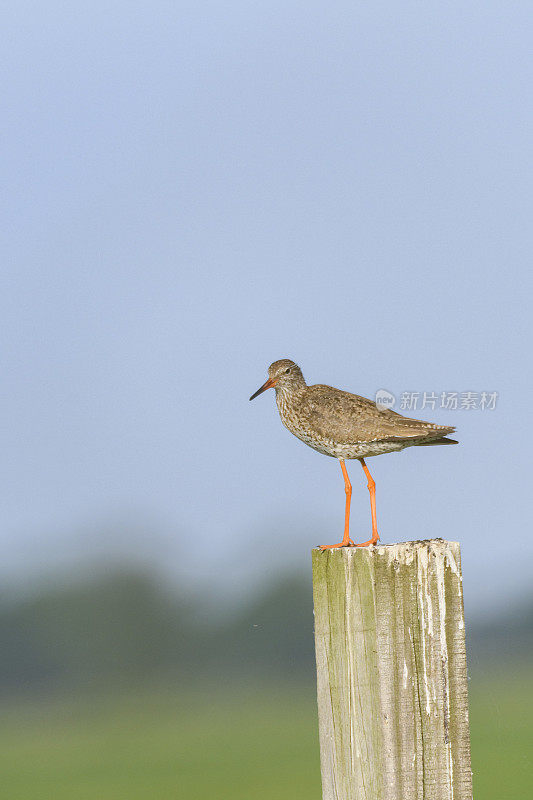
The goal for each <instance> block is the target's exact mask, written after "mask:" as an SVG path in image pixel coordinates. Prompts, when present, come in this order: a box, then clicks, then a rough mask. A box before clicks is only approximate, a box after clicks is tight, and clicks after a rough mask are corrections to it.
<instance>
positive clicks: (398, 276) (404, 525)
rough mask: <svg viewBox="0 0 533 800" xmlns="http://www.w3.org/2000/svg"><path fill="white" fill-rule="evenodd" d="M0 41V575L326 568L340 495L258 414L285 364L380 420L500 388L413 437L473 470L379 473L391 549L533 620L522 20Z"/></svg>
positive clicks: (315, 18) (27, 9) (52, 7)
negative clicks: (448, 567)
mask: <svg viewBox="0 0 533 800" xmlns="http://www.w3.org/2000/svg"><path fill="white" fill-rule="evenodd" d="M2 18H3V19H2V27H3V30H4V39H5V47H3V53H2V55H1V60H2V62H3V63H2V72H3V75H4V80H3V89H2V105H3V112H2V118H3V120H4V131H3V137H2V140H3V149H4V154H3V156H4V157H3V158H2V173H3V174H2V187H3V192H2V196H3V201H2V203H3V218H4V224H3V226H2V227H3V233H2V262H3V269H2V291H1V296H0V303H1V305H2V309H1V318H2V331H3V336H2V339H3V348H2V349H3V358H2V363H3V370H2V372H3V391H2V400H1V402H2V419H3V425H2V428H3V432H2V452H3V459H2V481H1V486H2V495H3V499H2V516H1V527H0V530H1V536H2V540H3V541H2V551H3V558H2V564H1V565H0V575H3V577H4V579H5V580H15V581H16V582H17V583H18V584H19V585H20V586H22V587H27V586H28V585H31V583H32V582H33V581H34V579H35V576H36V575H40V574H45V573H48V572H53V571H54V570H57V569H58V568H61V569H65V568H68V567H69V565H70V564H73V563H77V564H84V563H89V562H90V561H91V560H93V559H95V558H100V559H103V560H106V561H111V560H112V559H113V558H119V559H122V558H125V557H128V556H130V555H131V557H132V558H135V559H140V560H141V561H146V560H149V561H153V562H154V563H155V564H161V565H162V566H164V568H165V569H168V570H169V571H170V572H172V573H175V574H179V575H180V576H181V578H182V579H183V580H186V581H189V582H190V583H192V584H194V585H195V586H197V587H198V586H205V587H208V588H209V590H210V591H212V592H214V593H215V594H216V593H218V592H221V593H228V592H232V591H236V590H237V588H238V589H240V588H242V589H247V588H249V587H251V586H254V585H255V584H256V583H257V582H260V581H263V580H270V579H272V578H273V577H275V576H276V575H277V574H278V573H280V572H282V571H283V570H285V569H289V568H290V569H292V568H297V569H301V570H303V569H307V568H308V567H309V550H310V548H311V547H312V546H314V545H316V544H317V543H321V542H332V541H337V540H338V538H339V534H340V533H341V531H342V523H343V507H344V490H343V482H342V476H341V473H340V470H339V468H338V465H337V464H336V463H335V461H334V460H333V459H328V458H325V457H322V456H319V455H318V454H317V453H315V452H314V451H312V450H310V449H309V448H306V447H305V446H304V445H302V444H301V443H300V442H298V441H297V440H296V439H294V438H293V437H291V436H290V434H289V433H288V432H287V431H286V430H285V429H284V428H283V427H282V426H281V424H280V422H279V419H278V417H277V412H276V408H275V404H274V398H273V396H272V393H268V394H265V395H262V396H261V397H260V398H258V399H257V400H255V401H254V403H251V404H250V403H248V397H249V396H250V394H251V393H252V392H253V391H254V390H255V389H256V388H257V387H258V386H259V385H260V384H261V383H263V381H264V380H265V378H266V368H267V366H268V364H269V363H270V362H271V361H274V360H276V359H278V358H284V357H289V358H292V359H294V360H296V361H297V362H298V363H299V364H300V365H301V367H302V369H303V372H304V375H305V376H306V378H307V379H308V381H309V382H312V383H329V384H332V385H335V386H338V387H340V388H345V389H348V390H351V391H353V392H356V393H358V394H363V395H366V396H369V397H373V396H374V394H375V392H376V390H377V389H380V388H386V389H389V390H390V391H392V392H394V393H395V394H396V395H397V396H399V395H400V394H401V392H403V391H418V392H424V391H428V392H429V391H435V392H441V391H460V392H461V391H475V392H481V391H497V392H498V393H499V398H498V403H497V407H496V409H495V410H493V411H487V410H486V411H479V410H477V411H466V410H457V411H451V410H446V409H438V408H437V409H435V411H431V410H427V409H425V410H424V412H422V411H419V412H418V414H417V413H414V412H412V413H413V415H414V416H420V417H421V418H424V417H425V418H428V419H431V420H435V421H437V422H442V423H443V424H448V423H449V424H455V425H457V428H458V438H459V439H460V440H461V445H460V447H456V448H443V449H441V448H425V449H421V450H419V449H415V448H413V449H411V450H407V451H405V452H404V453H400V454H393V455H390V456H388V457H386V458H385V457H380V458H375V459H371V460H369V467H370V469H371V471H372V472H373V475H374V478H375V480H376V483H377V493H378V495H377V497H378V523H379V527H380V532H381V536H382V539H383V541H385V542H391V541H396V540H403V539H410V538H426V537H429V536H442V537H445V538H450V539H458V540H460V541H461V544H462V551H463V570H464V575H465V597H466V601H467V604H468V607H469V608H471V609H472V613H474V612H476V613H481V612H482V611H485V612H487V613H493V612H494V611H496V610H497V609H498V607H500V606H501V605H502V604H507V603H509V602H512V601H513V597H516V598H517V599H520V598H521V597H526V596H530V594H529V593H530V586H531V567H530V563H531V559H532V557H533V537H532V536H531V525H530V520H529V513H528V512H529V509H528V508H526V501H527V499H528V497H529V493H530V482H531V478H530V471H529V467H530V457H529V454H530V441H531V435H530V428H531V425H532V423H531V419H530V415H531V411H530V405H531V404H530V397H531V380H530V361H531V358H530V350H531V345H532V337H531V322H530V319H531V314H530V297H531V291H530V290H531V273H530V252H531V204H530V201H529V198H530V187H531V134H532V131H531V122H532V111H531V109H532V106H531V84H532V77H533V76H532V74H531V72H532V69H531V59H530V53H531V20H530V7H529V6H528V4H526V3H512V4H509V3H491V2H489V3H469V4H464V3H447V4H440V3H426V4H419V3H402V4H401V5H399V4H397V3H387V2H384V3H379V2H378V3H373V4H366V5H364V6H363V5H359V6H358V5H356V4H353V3H333V4H319V3H309V2H306V3H294V2H283V3H278V2H272V3H268V4H265V3H238V2H237V3H229V4H221V3H213V2H211V3H201V4H198V3H194V4H193V3H178V4H176V3H162V2H154V3H151V4H150V5H147V4H140V3H121V2H117V3H110V4H109V3H106V4H102V3H98V2H97V3H95V4H92V5H91V6H90V7H89V6H86V5H84V4H83V5H82V4H78V3H68V4H67V3H47V4H45V5H42V4H39V3H17V4H11V5H9V4H8V5H7V6H5V7H4V9H3V11H2ZM528 256H529V258H528ZM348 468H349V471H350V474H351V476H352V483H353V486H354V496H353V502H352V507H353V511H352V521H353V522H352V524H353V531H354V535H355V536H356V537H357V538H359V539H361V538H364V539H367V538H368V534H369V530H370V514H369V508H368V493H367V489H366V482H365V481H364V480H363V475H362V471H361V469H360V467H359V465H358V464H357V462H353V463H351V464H349V465H348ZM236 587H237V588H236Z"/></svg>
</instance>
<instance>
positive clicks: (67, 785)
mask: <svg viewBox="0 0 533 800" xmlns="http://www.w3.org/2000/svg"><path fill="white" fill-rule="evenodd" d="M472 683H473V684H474V685H473V686H471V702H470V705H471V730H472V758H473V770H474V794H475V796H476V797H477V798H481V799H482V800H496V798H498V800H499V799H500V798H502V797H508V798H515V797H516V798H519V797H526V796H528V794H529V791H530V786H531V774H532V765H533V758H532V756H531V753H532V752H533V696H532V692H531V679H530V678H527V677H524V678H520V677H517V676H514V677H513V678H512V680H508V679H505V680H504V677H503V676H500V677H499V679H498V680H484V681H482V682H476V681H473V682H472ZM0 774H1V776H2V779H1V788H0V797H1V798H2V800H3V799H4V798H5V800H8V798H9V800H44V799H45V798H46V800H48V799H50V800H52V798H53V799H54V800H63V798H65V800H66V798H68V799H69V800H71V799H72V798H76V800H126V798H127V799H128V800H137V798H139V799H140V798H143V799H146V798H153V799H154V800H171V799H173V798H176V799H177V798H188V799H190V800H196V799H197V800H207V798H217V800H226V799H227V800H230V798H231V800H250V798H253V799H254V800H314V799H315V798H316V800H320V798H321V791H320V771H319V754H318V737H317V719H316V706H315V696H314V691H313V689H312V688H308V687H304V688H294V687H292V688H291V687H287V686H285V687H284V688H280V687H265V686H263V687H262V688H260V689H252V688H250V687H248V688H243V689H241V690H239V691H237V690H232V691H229V690H224V691H222V690H221V691H219V692H215V691H213V690H212V689H211V690H206V691H204V692H199V691H198V689H195V690H187V689H186V687H184V688H183V690H182V691H178V692H165V691H161V690H159V691H152V692H149V691H146V690H144V691H143V692H142V693H135V692H130V693H122V694H120V695H118V696H117V695H115V696H113V697H110V696H107V697H103V696H97V697H95V698H92V699H90V698H86V699H84V700H81V699H77V700H65V699H63V700H56V701H54V700H52V699H50V700H48V701H47V702H43V701H40V702H34V703H30V702H28V701H25V702H24V703H18V704H16V705H12V706H11V707H10V708H8V709H4V712H3V714H2V721H1V723H0Z"/></svg>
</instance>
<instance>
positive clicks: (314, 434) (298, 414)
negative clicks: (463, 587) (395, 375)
mask: <svg viewBox="0 0 533 800" xmlns="http://www.w3.org/2000/svg"><path fill="white" fill-rule="evenodd" d="M271 388H273V389H275V392H276V404H277V407H278V411H279V415H280V418H281V421H282V423H283V425H285V427H286V428H287V429H288V430H289V431H290V432H291V433H292V434H294V435H295V436H296V437H298V439H300V440H301V441H302V442H305V444H307V445H309V447H312V448H313V450H317V451H318V452H319V453H322V454H323V455H326V456H332V457H333V458H337V459H338V460H339V462H340V467H341V470H342V474H343V477H344V488H345V492H346V505H345V513H344V534H343V538H342V541H341V542H338V543H337V544H324V545H320V549H321V550H330V549H333V548H337V547H367V546H370V545H375V544H377V542H378V541H379V540H380V537H379V535H378V528H377V521H376V484H375V481H374V479H373V478H372V475H371V474H370V472H369V469H368V467H367V465H366V462H365V459H366V458H370V457H371V456H379V455H382V454H383V453H394V452H398V451H400V450H404V449H405V448H406V447H418V446H427V445H440V444H442V445H448V444H458V442H457V441H456V440H455V439H449V438H448V434H451V433H454V431H455V428H454V427H451V426H448V425H436V424H434V423H433V422H423V421H422V420H418V419H410V418H409V417H404V416H402V415H401V414H398V413H397V412H395V411H392V410H391V409H388V408H380V407H379V406H378V405H376V403H374V402H373V401H372V400H368V399H367V398H366V397H360V396H359V395H357V394H352V393H351V392H345V391H342V390H341V389H335V388H333V387H332V386H325V385H323V384H320V383H319V384H315V385H314V386H308V385H307V383H306V382H305V378H304V376H303V374H302V370H301V369H300V367H299V366H298V364H296V363H295V362H294V361H291V359H289V358H282V359H280V360H279V361H274V362H273V363H272V364H271V365H270V366H269V368H268V379H267V380H266V381H265V383H264V384H263V385H262V386H260V387H259V389H258V390H257V391H256V392H254V394H253V395H252V396H251V397H250V400H254V399H255V398H256V397H257V396H258V395H260V394H262V393H263V392H265V391H266V390H267V389H271ZM346 459H357V460H358V461H359V462H360V464H361V466H362V468H363V470H364V473H365V475H366V478H367V481H368V482H367V487H368V491H369V493H370V511H371V517H372V536H371V538H370V539H369V540H368V541H366V542H358V543H356V542H354V541H353V540H352V539H351V538H350V503H351V497H352V485H351V483H350V478H349V476H348V471H347V469H346V463H345V461H346Z"/></svg>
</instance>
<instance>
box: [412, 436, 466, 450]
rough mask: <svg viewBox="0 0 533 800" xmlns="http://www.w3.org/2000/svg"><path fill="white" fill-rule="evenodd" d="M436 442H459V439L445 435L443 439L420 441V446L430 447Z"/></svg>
mask: <svg viewBox="0 0 533 800" xmlns="http://www.w3.org/2000/svg"><path fill="white" fill-rule="evenodd" d="M434 444H459V442H458V441H457V439H447V438H446V437H445V436H443V437H442V439H432V440H431V441H430V442H420V447H429V446H430V445H434Z"/></svg>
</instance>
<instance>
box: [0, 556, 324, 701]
mask: <svg viewBox="0 0 533 800" xmlns="http://www.w3.org/2000/svg"><path fill="white" fill-rule="evenodd" d="M313 647H314V645H313V612H312V591H311V585H310V583H309V584H308V583H306V582H305V581H303V580H301V579H299V578H289V579H287V580H285V581H284V582H283V583H280V584H278V585H277V586H275V587H272V588H271V589H270V590H268V591H266V592H265V593H264V595H263V596H261V597H259V598H256V599H255V600H251V601H249V602H247V603H246V604H243V606H242V608H241V609H240V610H239V611H237V612H235V613H233V614H232V615H231V616H230V617H227V616H226V618H224V617H221V615H220V610H219V609H210V608H209V607H207V606H205V605H202V604H201V602H200V601H199V600H198V599H195V598H191V597H186V596H183V595H180V594H179V593H178V592H177V591H172V590H171V589H169V588H168V587H166V586H165V585H164V583H163V582H162V581H160V580H159V576H157V575H155V574H147V573H140V572H121V571H118V572H115V573H112V574H103V575H97V576H96V575H95V576H92V577H87V578H85V579H79V580H77V581H75V582H73V583H71V584H69V585H60V586H58V587H48V588H43V589H42V590H41V591H39V593H38V594H35V595H34V596H32V597H30V598H25V599H19V600H17V601H13V600H9V599H4V601H3V602H0V648H1V653H2V657H1V658H0V690H7V691H10V692H12V691H17V690H23V689H29V690H35V689H37V690H38V689H55V688H81V687H97V686H98V685H100V684H101V685H108V684H110V683H114V682H126V683H135V682H139V681H142V682H146V681H152V680H153V681H156V680H162V679H170V680H176V679H177V680H181V679H187V680H190V679H192V678H206V677H209V676H212V677H216V679H217V680H220V679H226V680H231V679H232V678H235V679H238V680H239V679H247V680H249V679H253V678H254V677H262V676H267V675H272V674H274V675H276V674H277V675H279V676H281V675H283V676H287V677H290V676H291V675H294V676H299V677H303V676H305V677H307V678H310V679H311V677H312V675H313V670H314V650H313Z"/></svg>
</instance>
